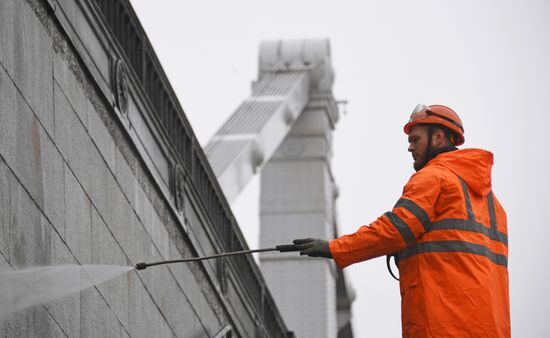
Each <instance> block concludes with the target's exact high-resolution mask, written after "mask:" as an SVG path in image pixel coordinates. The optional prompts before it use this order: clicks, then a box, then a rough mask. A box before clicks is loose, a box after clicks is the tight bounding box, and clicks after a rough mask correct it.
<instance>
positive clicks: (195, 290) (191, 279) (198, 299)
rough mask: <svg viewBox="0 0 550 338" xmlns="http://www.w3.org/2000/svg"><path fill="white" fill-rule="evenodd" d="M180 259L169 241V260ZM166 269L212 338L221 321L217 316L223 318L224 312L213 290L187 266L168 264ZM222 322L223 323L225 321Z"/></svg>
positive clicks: (179, 255)
mask: <svg viewBox="0 0 550 338" xmlns="http://www.w3.org/2000/svg"><path fill="white" fill-rule="evenodd" d="M181 258H183V257H182V255H181V254H180V253H179V251H178V250H177V248H176V247H175V244H174V243H173V242H172V241H171V242H170V257H169V259H181ZM167 267H168V270H170V272H171V273H172V275H173V276H174V278H175V281H176V283H177V284H178V285H179V287H180V289H181V290H182V291H183V293H184V294H185V297H186V298H187V300H188V301H189V303H190V304H191V306H192V307H193V310H194V312H195V313H196V314H197V317H198V318H199V319H200V320H201V322H202V325H203V326H204V328H205V330H206V331H207V333H208V334H207V336H209V337H212V336H214V334H215V333H216V332H218V330H219V328H220V326H221V325H222V320H220V318H218V315H219V316H223V311H224V310H223V309H222V308H221V306H220V304H219V303H218V302H217V300H215V298H216V296H215V295H214V294H213V290H211V289H210V285H206V284H207V283H208V282H207V281H206V280H205V279H204V276H203V275H200V276H199V275H197V271H194V270H192V269H191V268H190V265H189V264H170V265H168V266H167ZM201 278H202V279H201ZM223 322H225V319H224V320H223Z"/></svg>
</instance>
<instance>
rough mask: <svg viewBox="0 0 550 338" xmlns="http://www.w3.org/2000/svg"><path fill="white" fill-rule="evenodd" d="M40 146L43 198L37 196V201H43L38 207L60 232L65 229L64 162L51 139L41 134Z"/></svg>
mask: <svg viewBox="0 0 550 338" xmlns="http://www.w3.org/2000/svg"><path fill="white" fill-rule="evenodd" d="M40 144H41V145H42V151H41V164H42V177H40V181H41V183H42V189H41V191H43V192H44V197H43V198H40V196H39V198H38V200H39V201H40V200H42V201H43V202H42V203H43V204H42V205H40V207H41V208H42V210H43V211H44V213H45V215H46V217H47V218H48V220H49V221H50V223H52V225H53V226H54V227H55V228H56V229H57V230H58V232H62V231H63V230H64V228H65V217H64V212H63V210H64V203H65V190H64V188H63V180H64V161H63V158H62V157H61V154H59V152H58V151H57V148H56V147H55V145H54V144H53V143H52V141H51V139H50V138H49V137H48V136H47V135H46V134H45V133H43V132H41V133H40ZM38 191H40V190H38ZM35 194H36V193H34V194H33V195H35Z"/></svg>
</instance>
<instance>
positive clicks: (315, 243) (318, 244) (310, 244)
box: [293, 238, 332, 258]
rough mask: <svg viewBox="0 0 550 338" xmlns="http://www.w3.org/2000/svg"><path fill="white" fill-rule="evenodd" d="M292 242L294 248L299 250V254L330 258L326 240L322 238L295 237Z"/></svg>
mask: <svg viewBox="0 0 550 338" xmlns="http://www.w3.org/2000/svg"><path fill="white" fill-rule="evenodd" d="M293 243H294V244H296V248H297V249H299V250H300V255H302V256H304V255H307V256H309V257H325V258H332V254H331V253H330V249H329V245H328V241H325V240H324V239H316V238H304V239H295V240H294V241H293Z"/></svg>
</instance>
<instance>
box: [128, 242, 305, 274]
mask: <svg viewBox="0 0 550 338" xmlns="http://www.w3.org/2000/svg"><path fill="white" fill-rule="evenodd" d="M265 251H279V252H291V251H300V249H298V248H297V246H296V245H295V244H282V245H277V246H276V247H274V248H266V249H255V250H243V251H233V252H226V253H222V254H217V255H212V256H203V257H192V258H184V259H174V260H171V261H160V262H154V263H137V264H136V270H144V269H146V268H147V267H148V266H155V265H163V264H172V263H185V262H196V261H204V260H207V259H214V258H220V257H227V256H236V255H246V254H250V253H254V252H265Z"/></svg>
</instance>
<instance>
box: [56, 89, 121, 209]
mask: <svg viewBox="0 0 550 338" xmlns="http://www.w3.org/2000/svg"><path fill="white" fill-rule="evenodd" d="M54 87H55V90H54V92H55V121H56V129H55V131H56V133H55V141H56V144H57V146H58V148H59V150H60V151H61V155H62V156H63V157H64V158H65V160H66V161H67V163H68V164H69V167H70V168H71V170H72V171H73V173H74V175H75V176H76V178H77V180H78V181H79V182H80V184H81V185H82V187H83V188H84V191H85V192H86V193H87V195H88V196H89V197H90V199H91V202H92V203H93V204H94V205H95V206H96V207H97V209H98V210H99V211H100V213H106V211H107V179H108V176H109V175H111V174H110V172H109V170H108V169H107V165H106V164H105V162H104V161H103V159H102V158H101V156H100V154H99V152H98V150H97V149H96V147H95V146H94V145H93V143H92V141H91V139H90V137H89V135H88V133H87V132H86V129H85V128H84V126H83V125H82V123H81V122H80V120H79V119H78V117H77V115H76V113H75V112H74V110H73V108H72V107H71V105H70V104H69V102H68V101H67V99H66V97H65V96H64V95H63V93H62V91H61V89H60V88H59V86H58V85H57V84H56V85H55V86H54Z"/></svg>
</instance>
